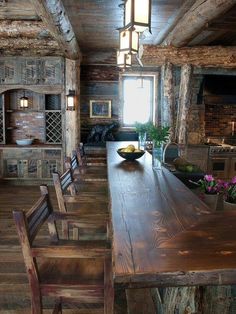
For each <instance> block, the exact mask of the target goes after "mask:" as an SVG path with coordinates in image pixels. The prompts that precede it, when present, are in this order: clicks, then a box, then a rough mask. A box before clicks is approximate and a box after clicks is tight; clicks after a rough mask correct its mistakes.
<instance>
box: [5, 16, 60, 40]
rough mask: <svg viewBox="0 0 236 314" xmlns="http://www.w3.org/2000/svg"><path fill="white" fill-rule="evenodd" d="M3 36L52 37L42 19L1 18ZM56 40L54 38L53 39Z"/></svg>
mask: <svg viewBox="0 0 236 314" xmlns="http://www.w3.org/2000/svg"><path fill="white" fill-rule="evenodd" d="M2 38H38V39H44V38H51V39H53V37H52V35H51V33H50V32H49V31H48V30H47V28H46V27H45V25H44V24H43V22H42V21H28V20H27V21H21V20H17V21H11V20H0V39H2ZM53 40H54V39H53Z"/></svg>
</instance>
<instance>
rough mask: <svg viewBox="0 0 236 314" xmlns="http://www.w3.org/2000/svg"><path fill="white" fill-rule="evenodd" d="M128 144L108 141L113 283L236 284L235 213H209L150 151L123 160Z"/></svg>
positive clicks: (142, 285)
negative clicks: (121, 152) (122, 152)
mask: <svg viewBox="0 0 236 314" xmlns="http://www.w3.org/2000/svg"><path fill="white" fill-rule="evenodd" d="M127 145H128V143H127V142H107V166H108V180H109V193H110V204H111V205H110V210H111V218H112V228H113V235H112V237H113V240H112V241H113V265H114V269H113V271H114V282H115V284H116V285H122V286H123V287H125V288H140V287H172V286H173V287H174V286H193V285H224V284H236V212H233V211H228V212H223V211H217V212H211V210H210V209H209V208H208V207H207V206H206V205H205V204H204V203H203V202H202V201H201V200H200V198H198V197H197V196H196V195H195V194H193V193H192V191H191V190H190V189H188V188H187V187H186V186H185V185H184V184H183V183H182V182H181V181H179V180H178V179H177V178H176V177H175V176H174V175H173V174H172V173H171V172H170V171H169V170H167V169H166V168H165V167H162V169H161V170H158V171H156V170H153V168H152V157H151V155H150V154H149V153H148V152H146V153H145V154H144V155H143V156H142V157H141V158H140V159H138V160H136V161H126V160H124V159H122V158H121V157H120V156H119V155H118V154H117V149H118V148H121V147H125V146H127ZM136 146H137V143H136Z"/></svg>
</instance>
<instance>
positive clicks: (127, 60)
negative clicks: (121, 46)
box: [117, 50, 132, 68]
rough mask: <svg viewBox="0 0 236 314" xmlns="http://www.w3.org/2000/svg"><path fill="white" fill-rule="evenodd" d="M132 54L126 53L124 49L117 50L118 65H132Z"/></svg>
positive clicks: (123, 66) (125, 66)
mask: <svg viewBox="0 0 236 314" xmlns="http://www.w3.org/2000/svg"><path fill="white" fill-rule="evenodd" d="M131 57H132V56H131V54H129V53H128V54H127V53H124V52H123V51H120V50H118V51H117V65H118V67H120V68H127V67H131Z"/></svg>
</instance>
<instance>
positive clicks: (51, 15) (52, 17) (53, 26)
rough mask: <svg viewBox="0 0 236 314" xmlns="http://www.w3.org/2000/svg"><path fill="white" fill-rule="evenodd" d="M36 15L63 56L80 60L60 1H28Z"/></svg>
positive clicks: (72, 33) (75, 41)
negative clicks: (54, 40) (56, 43)
mask: <svg viewBox="0 0 236 314" xmlns="http://www.w3.org/2000/svg"><path fill="white" fill-rule="evenodd" d="M30 1H31V3H32V5H33V6H34V8H35V10H36V12H37V14H38V15H39V17H40V18H41V19H42V21H43V22H44V24H45V26H46V27H47V28H48V29H49V31H50V32H51V34H52V36H53V37H54V38H55V39H56V41H57V42H58V44H59V46H60V47H61V49H62V51H63V52H64V55H65V56H66V57H67V58H69V59H80V58H81V53H80V49H79V45H78V43H77V39H76V36H75V33H74V31H73V28H72V25H71V23H70V21H69V18H68V15H67V13H66V12H65V8H64V6H63V3H62V1H61V0H30Z"/></svg>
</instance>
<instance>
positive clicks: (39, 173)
mask: <svg viewBox="0 0 236 314" xmlns="http://www.w3.org/2000/svg"><path fill="white" fill-rule="evenodd" d="M0 155H1V156H2V163H1V169H0V174H2V179H3V180H8V181H9V180H13V179H17V180H20V181H21V180H24V182H25V181H27V180H30V181H32V180H33V179H35V181H37V182H38V181H41V182H43V181H44V180H46V181H48V179H52V173H53V172H54V171H59V172H61V171H62V169H61V167H62V150H61V148H59V147H57V148H51V147H45V148H43V147H41V148H32V147H29V148H25V147H24V148H23V149H21V148H20V147H19V148H18V147H11V148H10V147H4V148H1V149H0ZM46 158H47V159H46Z"/></svg>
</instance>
